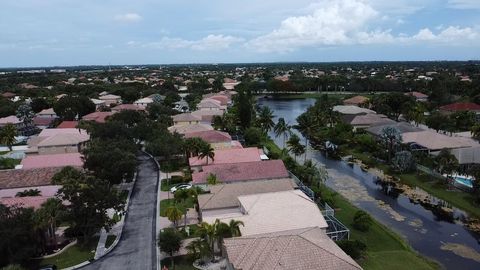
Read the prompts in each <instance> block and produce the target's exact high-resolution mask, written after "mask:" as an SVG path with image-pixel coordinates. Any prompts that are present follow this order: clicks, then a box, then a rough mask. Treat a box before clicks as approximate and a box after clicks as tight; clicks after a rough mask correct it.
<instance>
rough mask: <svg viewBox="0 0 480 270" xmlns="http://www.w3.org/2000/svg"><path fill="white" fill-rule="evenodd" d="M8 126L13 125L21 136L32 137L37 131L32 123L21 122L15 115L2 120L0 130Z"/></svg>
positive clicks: (0, 120)
mask: <svg viewBox="0 0 480 270" xmlns="http://www.w3.org/2000/svg"><path fill="white" fill-rule="evenodd" d="M7 124H12V125H14V126H15V128H16V129H17V135H19V136H30V135H32V134H35V132H36V131H37V129H36V128H35V126H33V125H32V124H31V123H28V124H25V123H24V122H23V121H20V119H18V117H16V116H15V115H11V116H7V117H3V118H0V128H2V127H4V126H6V125H7Z"/></svg>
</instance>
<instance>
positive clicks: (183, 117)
mask: <svg viewBox="0 0 480 270" xmlns="http://www.w3.org/2000/svg"><path fill="white" fill-rule="evenodd" d="M172 119H173V122H198V121H201V120H202V118H201V117H200V116H196V115H193V114H192V113H181V114H177V115H174V116H172Z"/></svg>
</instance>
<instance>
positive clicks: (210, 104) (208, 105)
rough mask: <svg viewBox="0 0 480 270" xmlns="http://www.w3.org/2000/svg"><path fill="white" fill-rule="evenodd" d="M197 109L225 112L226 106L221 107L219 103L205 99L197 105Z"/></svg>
mask: <svg viewBox="0 0 480 270" xmlns="http://www.w3.org/2000/svg"><path fill="white" fill-rule="evenodd" d="M197 109H198V110H220V111H225V110H226V109H227V106H224V105H222V104H221V102H220V101H218V100H216V99H210V98H205V99H202V101H200V103H198V104H197Z"/></svg>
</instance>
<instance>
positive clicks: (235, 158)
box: [188, 147, 263, 166]
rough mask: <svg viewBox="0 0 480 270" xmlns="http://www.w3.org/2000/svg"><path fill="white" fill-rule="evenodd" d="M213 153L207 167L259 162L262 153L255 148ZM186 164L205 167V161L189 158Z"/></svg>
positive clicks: (223, 150) (222, 150)
mask: <svg viewBox="0 0 480 270" xmlns="http://www.w3.org/2000/svg"><path fill="white" fill-rule="evenodd" d="M214 152H215V157H214V159H213V160H212V159H210V158H209V159H208V164H209V165H215V164H229V163H241V162H252V161H261V160H262V159H261V158H260V155H262V154H263V151H262V150H260V149H258V148H256V147H248V148H241V149H237V148H233V149H221V150H215V151H214ZM188 163H189V164H190V166H203V165H207V159H206V158H203V159H201V158H199V157H191V158H189V159H188Z"/></svg>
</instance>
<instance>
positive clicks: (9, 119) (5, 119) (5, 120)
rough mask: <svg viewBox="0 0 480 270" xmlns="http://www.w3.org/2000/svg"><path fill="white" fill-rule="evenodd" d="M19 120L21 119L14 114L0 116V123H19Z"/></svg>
mask: <svg viewBox="0 0 480 270" xmlns="http://www.w3.org/2000/svg"><path fill="white" fill-rule="evenodd" d="M21 122H22V121H20V119H18V118H17V117H16V116H15V115H10V116H7V117H3V118H0V125H6V124H20V123H21Z"/></svg>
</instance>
